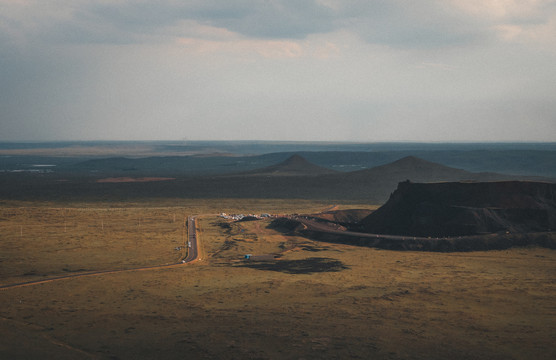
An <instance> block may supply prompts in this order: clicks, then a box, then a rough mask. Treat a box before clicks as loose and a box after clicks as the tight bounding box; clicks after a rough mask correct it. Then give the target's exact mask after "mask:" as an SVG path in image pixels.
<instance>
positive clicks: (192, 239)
mask: <svg viewBox="0 0 556 360" xmlns="http://www.w3.org/2000/svg"><path fill="white" fill-rule="evenodd" d="M196 218H197V217H196V216H190V217H188V218H187V224H188V225H187V238H188V242H189V244H191V247H188V249H187V257H186V258H185V259H183V260H180V261H179V262H177V263H173V264H165V265H154V266H143V267H138V268H132V269H118V270H101V271H91V272H86V273H78V274H68V275H63V276H56V277H51V278H48V279H41V280H31V281H25V282H20V283H15V284H7V285H0V290H5V289H10V288H16V287H22V286H30V285H37V284H44V283H47V282H51V281H57V280H63V279H69V278H78V277H85V276H95V275H103V274H115V273H121V272H126V271H142V270H153V269H163V268H171V267H177V266H181V265H183V264H187V263H190V262H193V261H195V260H197V257H198V256H199V254H198V250H197V230H196V226H195V224H196ZM185 245H186V246H188V244H185Z"/></svg>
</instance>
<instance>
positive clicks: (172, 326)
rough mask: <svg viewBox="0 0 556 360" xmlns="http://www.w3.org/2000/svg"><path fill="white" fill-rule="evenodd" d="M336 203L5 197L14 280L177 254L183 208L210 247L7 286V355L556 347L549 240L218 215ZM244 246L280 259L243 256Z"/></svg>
mask: <svg viewBox="0 0 556 360" xmlns="http://www.w3.org/2000/svg"><path fill="white" fill-rule="evenodd" d="M330 205H331V204H330V203H324V202H315V201H306V200H293V201H292V200H226V199H224V200H183V199H179V200H175V201H172V200H163V201H158V200H156V201H154V200H153V201H147V200H145V201H141V202H134V203H70V204H66V203H52V202H50V203H34V202H4V203H2V206H1V207H0V270H1V272H0V284H3V285H4V284H9V283H15V282H21V281H26V280H30V279H39V278H48V277H51V276H58V275H63V274H65V273H74V274H78V273H80V272H81V271H84V270H86V271H93V270H105V269H124V268H132V267H136V266H148V265H154V264H166V263H173V262H176V261H177V260H178V259H179V258H180V256H183V253H180V251H177V250H175V248H176V247H178V246H180V245H182V244H183V219H184V217H186V216H187V215H197V214H205V215H204V216H202V217H201V218H200V219H199V222H198V228H199V238H200V241H201V245H202V251H201V257H202V260H201V261H199V262H196V263H194V264H191V265H181V266H176V267H172V268H165V269H153V270H146V271H136V272H135V271H129V272H119V273H113V274H104V275H98V276H92V277H81V278H71V279H64V280H59V281H54V282H49V283H44V284H38V285H33V286H26V287H18V288H10V289H4V290H0V305H1V306H0V337H1V339H2V340H0V358H2V359H4V358H5V359H28V358H42V359H162V358H164V359H178V358H180V359H181V358H189V359H214V358H217V359H300V358H305V359H312V358H328V359H347V358H353V359H369V358H376V359H446V358H453V359H471V358H472V359H553V358H555V357H556V346H555V345H554V339H555V338H556V307H555V303H556V301H555V299H556V281H555V279H556V276H555V275H556V251H554V250H549V249H540V248H516V249H510V250H505V251H490V252H471V253H426V252H395V251H385V250H377V249H371V248H360V247H353V246H347V245H340V244H327V243H320V242H315V241H311V240H307V239H304V238H300V237H289V236H285V235H283V234H281V233H278V232H276V231H274V230H272V229H270V228H267V225H268V222H265V221H252V222H242V223H230V222H227V221H225V220H223V219H220V218H218V217H216V216H214V215H210V214H216V213H219V212H228V213H239V212H253V213H261V212H268V213H313V212H317V211H319V210H323V209H325V208H328V207H329V206H330ZM338 205H339V206H340V208H349V207H353V208H363V207H367V206H368V205H362V204H338ZM371 208H372V207H371ZM246 253H252V254H271V253H273V254H280V255H281V259H280V260H276V261H268V262H246V261H244V260H242V257H243V255H244V254H246Z"/></svg>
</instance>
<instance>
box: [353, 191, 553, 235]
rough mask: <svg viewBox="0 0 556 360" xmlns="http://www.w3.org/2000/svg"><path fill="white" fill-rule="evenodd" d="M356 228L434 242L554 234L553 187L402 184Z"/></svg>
mask: <svg viewBox="0 0 556 360" xmlns="http://www.w3.org/2000/svg"><path fill="white" fill-rule="evenodd" d="M360 225H361V229H362V230H363V231H365V232H368V233H377V234H395V235H409V236H434V237H443V236H463V235H477V234H484V233H495V232H512V233H513V232H518V233H526V232H543V231H554V230H555V229H556V184H553V183H543V182H529V181H500V182H476V183H470V182H448V183H430V184H422V183H411V182H402V183H400V184H399V185H398V188H397V189H396V191H395V192H394V193H392V195H391V196H390V199H389V200H388V202H387V203H386V204H384V206H382V207H381V208H380V209H378V210H377V211H375V212H374V213H372V214H371V215H369V216H368V217H366V218H365V219H363V220H361V222H360Z"/></svg>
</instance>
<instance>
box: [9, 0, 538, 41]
mask: <svg viewBox="0 0 556 360" xmlns="http://www.w3.org/2000/svg"><path fill="white" fill-rule="evenodd" d="M79 4H80V3H77V4H73V5H72V7H71V8H69V10H68V11H69V13H70V16H67V17H60V18H51V19H45V23H43V24H41V23H40V22H39V23H36V24H34V25H33V27H36V26H39V27H41V26H42V29H40V33H39V34H38V35H39V36H40V37H41V38H43V39H45V40H48V41H60V42H72V43H80V42H83V43H90V42H93V43H116V44H120V43H126V42H127V43H134V42H140V41H144V39H145V38H148V37H150V36H153V35H156V34H158V33H161V32H164V31H165V30H166V29H167V28H170V27H173V26H175V25H176V24H178V23H179V22H180V21H183V20H188V21H194V22H197V23H200V24H204V25H210V26H214V27H219V28H225V29H227V30H230V31H232V32H235V33H238V34H241V35H244V36H246V37H252V38H260V39H301V38H305V37H307V36H308V35H312V34H320V33H327V32H331V31H334V30H341V29H346V30H349V31H353V32H355V33H356V34H358V35H359V36H361V38H363V39H364V40H365V41H367V42H369V43H380V44H386V45H392V46H395V47H403V46H408V47H412V48H413V47H420V46H423V47H440V46H447V45H448V46H449V45H450V44H455V45H460V44H463V43H467V42H473V41H475V40H476V39H477V38H479V37H480V36H484V35H485V34H486V32H487V28H486V26H485V24H481V23H479V22H477V21H476V19H473V18H472V17H470V16H467V15H465V14H463V13H462V12H461V11H460V12H457V11H455V10H454V9H453V8H451V7H450V6H448V5H446V4H445V3H444V2H439V1H433V0H425V1H419V2H415V1H408V0H375V1H364V0H346V1H339V2H336V3H333V4H334V6H325V5H324V4H323V3H322V2H321V1H317V0H281V1H258V0H238V1H228V0H204V1H200V0H195V1H187V2H176V1H171V0H163V1H157V2H152V1H139V2H137V1H124V2H113V3H112V2H102V3H97V2H95V1H87V2H85V3H82V4H81V5H79ZM31 11H32V10H31ZM36 16H37V17H39V18H40V14H36ZM522 20H523V19H522ZM537 21H538V19H537ZM20 26H24V25H20ZM181 31H184V32H185V33H184V34H180V33H176V34H173V35H174V36H180V35H188V34H187V29H183V28H182V30H181Z"/></svg>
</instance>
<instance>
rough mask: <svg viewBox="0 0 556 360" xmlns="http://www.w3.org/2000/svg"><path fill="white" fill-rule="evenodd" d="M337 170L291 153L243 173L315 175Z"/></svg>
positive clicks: (333, 172)
mask: <svg viewBox="0 0 556 360" xmlns="http://www.w3.org/2000/svg"><path fill="white" fill-rule="evenodd" d="M335 173H337V171H334V170H332V169H327V168H324V167H321V166H318V165H315V164H313V163H310V162H309V161H307V160H305V158H303V157H301V156H299V155H297V154H296V155H292V156H290V157H289V158H288V159H286V160H285V161H283V162H281V163H279V164H276V165H272V166H268V167H265V168H262V169H258V170H253V171H250V172H248V173H244V174H243V175H257V176H315V175H326V174H335Z"/></svg>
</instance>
